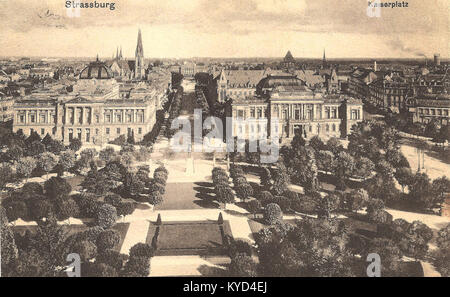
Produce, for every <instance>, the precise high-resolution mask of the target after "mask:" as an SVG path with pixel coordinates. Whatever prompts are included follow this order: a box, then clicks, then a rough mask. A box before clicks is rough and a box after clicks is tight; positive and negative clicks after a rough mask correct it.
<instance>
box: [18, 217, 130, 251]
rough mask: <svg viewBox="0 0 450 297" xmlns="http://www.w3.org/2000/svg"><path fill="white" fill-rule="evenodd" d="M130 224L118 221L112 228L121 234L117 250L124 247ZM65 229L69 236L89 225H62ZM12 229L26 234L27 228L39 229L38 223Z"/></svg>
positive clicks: (34, 230)
mask: <svg viewBox="0 0 450 297" xmlns="http://www.w3.org/2000/svg"><path fill="white" fill-rule="evenodd" d="M129 226H130V224H129V223H117V224H116V225H114V226H113V227H112V228H111V229H114V230H116V231H118V232H119V234H120V242H119V244H118V245H117V246H116V248H115V250H116V251H118V252H120V248H121V247H122V244H123V241H124V239H125V236H126V234H127V232H128V227H129ZM62 227H63V229H64V231H66V232H67V236H70V235H72V234H76V233H79V232H83V231H85V230H87V229H88V228H89V227H88V226H86V225H62ZM12 230H13V231H14V232H15V233H20V234H22V235H23V234H24V233H25V232H26V230H29V231H30V232H31V233H35V232H36V230H37V226H36V225H31V226H13V227H12Z"/></svg>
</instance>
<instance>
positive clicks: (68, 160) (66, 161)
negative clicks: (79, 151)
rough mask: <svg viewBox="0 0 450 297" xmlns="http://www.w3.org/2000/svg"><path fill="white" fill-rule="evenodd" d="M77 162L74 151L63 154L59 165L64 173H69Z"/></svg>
mask: <svg viewBox="0 0 450 297" xmlns="http://www.w3.org/2000/svg"><path fill="white" fill-rule="evenodd" d="M75 161H76V158H75V152H74V151H72V150H67V151H64V152H61V154H60V155H59V164H60V165H61V167H62V168H63V171H67V170H69V169H70V168H72V167H73V166H75Z"/></svg>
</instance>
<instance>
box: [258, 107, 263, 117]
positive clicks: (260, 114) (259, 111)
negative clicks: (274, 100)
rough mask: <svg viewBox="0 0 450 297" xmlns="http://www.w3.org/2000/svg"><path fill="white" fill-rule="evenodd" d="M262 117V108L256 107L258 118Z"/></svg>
mask: <svg viewBox="0 0 450 297" xmlns="http://www.w3.org/2000/svg"><path fill="white" fill-rule="evenodd" d="M259 118H262V109H261V108H258V119H259Z"/></svg>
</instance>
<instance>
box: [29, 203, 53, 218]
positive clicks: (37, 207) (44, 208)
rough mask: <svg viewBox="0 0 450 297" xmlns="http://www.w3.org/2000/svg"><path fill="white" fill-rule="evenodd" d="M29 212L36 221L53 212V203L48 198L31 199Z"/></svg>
mask: <svg viewBox="0 0 450 297" xmlns="http://www.w3.org/2000/svg"><path fill="white" fill-rule="evenodd" d="M29 209H30V214H31V217H32V218H33V219H34V220H36V221H38V220H41V219H42V218H48V217H49V216H51V215H52V214H53V210H54V209H53V203H51V202H50V201H48V200H41V199H33V200H32V201H31V207H30V208H29Z"/></svg>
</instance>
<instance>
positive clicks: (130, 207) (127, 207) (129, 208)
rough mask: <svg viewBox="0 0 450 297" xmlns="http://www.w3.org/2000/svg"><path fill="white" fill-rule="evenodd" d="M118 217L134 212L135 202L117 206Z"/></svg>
mask: <svg viewBox="0 0 450 297" xmlns="http://www.w3.org/2000/svg"><path fill="white" fill-rule="evenodd" d="M116 209H117V215H118V216H127V215H130V214H132V213H133V212H134V210H135V209H136V205H135V204H134V203H133V202H122V203H120V204H119V205H117V206H116Z"/></svg>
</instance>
